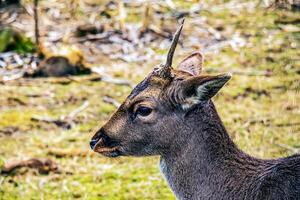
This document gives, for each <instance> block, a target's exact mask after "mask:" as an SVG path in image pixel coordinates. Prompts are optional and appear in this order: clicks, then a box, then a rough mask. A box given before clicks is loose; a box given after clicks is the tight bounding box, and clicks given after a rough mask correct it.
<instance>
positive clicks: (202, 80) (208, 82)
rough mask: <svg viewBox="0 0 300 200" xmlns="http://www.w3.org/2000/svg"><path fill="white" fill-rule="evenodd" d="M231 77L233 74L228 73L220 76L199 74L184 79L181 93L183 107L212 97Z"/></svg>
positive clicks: (188, 106)
mask: <svg viewBox="0 0 300 200" xmlns="http://www.w3.org/2000/svg"><path fill="white" fill-rule="evenodd" d="M230 78H231V74H230V73H228V74H222V75H218V76H197V77H192V78H189V79H187V80H185V81H183V82H182V84H183V87H182V89H181V94H180V99H181V100H182V102H181V105H182V108H183V109H188V108H190V107H192V106H193V105H196V104H198V103H200V102H201V101H206V100H208V99H210V98H212V97H213V96H215V95H216V94H217V93H218V91H219V90H220V89H221V88H222V87H223V86H224V85H225V83H227V81H229V79H230Z"/></svg>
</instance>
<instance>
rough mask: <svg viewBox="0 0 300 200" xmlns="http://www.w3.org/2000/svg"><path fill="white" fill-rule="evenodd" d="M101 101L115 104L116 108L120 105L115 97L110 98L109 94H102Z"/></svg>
mask: <svg viewBox="0 0 300 200" xmlns="http://www.w3.org/2000/svg"><path fill="white" fill-rule="evenodd" d="M103 101H104V102H105V103H109V104H112V105H113V106H115V107H116V108H119V107H120V105H121V104H120V103H119V102H118V101H117V100H115V99H113V98H111V97H109V96H104V97H103Z"/></svg>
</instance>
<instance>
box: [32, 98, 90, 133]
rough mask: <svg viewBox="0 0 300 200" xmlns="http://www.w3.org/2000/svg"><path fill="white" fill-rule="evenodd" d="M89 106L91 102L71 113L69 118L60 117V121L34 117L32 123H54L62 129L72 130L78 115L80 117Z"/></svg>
mask: <svg viewBox="0 0 300 200" xmlns="http://www.w3.org/2000/svg"><path fill="white" fill-rule="evenodd" d="M88 106H89V102H88V101H85V102H83V104H82V105H81V106H79V107H78V108H76V109H75V110H73V111H72V112H70V113H69V114H68V115H67V116H64V115H62V116H60V117H59V118H58V119H53V118H50V117H39V116H33V117H31V120H32V121H37V122H46V123H52V124H55V125H56V126H58V127H62V128H64V129H71V128H72V125H73V120H74V118H75V116H76V115H78V114H79V113H80V112H81V111H83V110H84V109H86V108H87V107H88Z"/></svg>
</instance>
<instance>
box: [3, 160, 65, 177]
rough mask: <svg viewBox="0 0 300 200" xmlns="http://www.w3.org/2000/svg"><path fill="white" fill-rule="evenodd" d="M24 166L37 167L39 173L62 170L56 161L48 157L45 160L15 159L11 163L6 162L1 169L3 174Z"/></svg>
mask: <svg viewBox="0 0 300 200" xmlns="http://www.w3.org/2000/svg"><path fill="white" fill-rule="evenodd" d="M23 167H27V168H32V169H37V170H38V171H39V173H41V174H48V173H49V172H51V171H52V172H56V173H59V172H60V171H59V169H58V166H57V164H56V163H55V162H54V161H52V160H50V159H46V160H45V161H42V160H40V159H37V158H31V159H28V160H22V161H13V162H10V163H6V164H4V166H3V167H2V168H1V169H0V172H1V173H2V174H9V173H11V172H13V171H14V170H16V169H19V168H23Z"/></svg>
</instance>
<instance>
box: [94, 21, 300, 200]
mask: <svg viewBox="0 0 300 200" xmlns="http://www.w3.org/2000/svg"><path fill="white" fill-rule="evenodd" d="M182 28H183V21H182V23H181V25H180V27H179V28H178V29H177V31H176V33H175V35H174V37H173V40H172V43H171V47H170V49H169V51H168V54H167V59H166V62H165V63H163V64H160V65H158V66H156V67H154V69H153V71H152V72H150V73H149V74H148V75H147V76H146V78H145V79H144V80H143V81H141V82H140V83H139V84H138V85H137V86H136V87H135V88H134V89H133V90H132V92H131V93H130V94H129V96H128V97H127V98H126V99H125V101H124V102H123V103H122V104H121V106H119V108H118V109H117V111H116V112H115V113H114V114H113V115H112V116H111V118H110V119H109V120H108V122H107V123H105V124H104V126H102V127H101V128H100V129H99V130H98V131H96V133H95V134H94V136H93V137H92V139H91V140H90V147H91V148H92V150H93V151H95V152H97V153H99V154H102V155H104V156H106V157H111V158H113V157H119V156H137V157H138V156H159V157H160V169H161V172H162V173H163V175H164V177H165V179H166V181H167V183H168V185H169V186H170V188H171V190H172V191H173V193H174V195H175V197H176V198H177V199H180V200H200V199H201V200H202V199H203V200H205V199H209V200H221V199H226V200H274V199H278V200H279V199H280V200H284V199H286V200H287V199H289V200H296V199H300V155H297V154H295V155H292V156H289V157H284V158H278V159H261V158H256V157H254V156H251V155H249V154H247V153H245V152H243V151H242V150H241V149H240V148H239V147H238V146H237V145H236V144H235V143H234V142H233V140H232V139H231V138H230V136H229V134H228V132H227V130H226V128H225V127H224V125H223V123H222V121H221V119H220V117H219V115H218V113H217V110H216V108H215V106H214V103H213V101H212V97H214V96H215V95H216V94H217V93H218V91H219V90H220V89H221V88H222V87H223V86H224V85H225V84H226V83H227V82H228V81H229V80H230V78H231V74H230V73H225V74H218V75H205V74H203V73H202V66H203V55H202V54H201V52H200V51H196V52H193V53H192V54H191V55H189V56H187V57H186V58H185V59H183V60H182V61H181V62H180V63H179V65H178V67H177V69H174V68H173V67H172V60H173V55H174V52H175V49H176V46H177V43H178V40H179V36H180V33H181V30H182Z"/></svg>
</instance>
